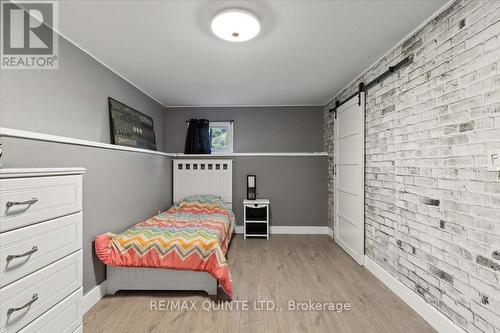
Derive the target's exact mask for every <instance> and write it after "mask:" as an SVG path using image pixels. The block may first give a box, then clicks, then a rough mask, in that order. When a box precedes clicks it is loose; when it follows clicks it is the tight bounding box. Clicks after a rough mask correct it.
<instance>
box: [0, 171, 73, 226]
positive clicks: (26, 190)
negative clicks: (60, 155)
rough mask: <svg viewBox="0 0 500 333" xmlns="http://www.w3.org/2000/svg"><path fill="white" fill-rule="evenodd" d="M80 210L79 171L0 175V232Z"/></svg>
mask: <svg viewBox="0 0 500 333" xmlns="http://www.w3.org/2000/svg"><path fill="white" fill-rule="evenodd" d="M81 210H82V176H81V175H72V176H58V177H33V178H17V179H10V178H7V179H0V232H3V231H7V230H11V229H16V228H19V227H22V226H26V225H30V224H33V223H37V222H41V221H46V220H50V219H52V218H55V217H60V216H64V215H68V214H71V213H76V212H79V211H81Z"/></svg>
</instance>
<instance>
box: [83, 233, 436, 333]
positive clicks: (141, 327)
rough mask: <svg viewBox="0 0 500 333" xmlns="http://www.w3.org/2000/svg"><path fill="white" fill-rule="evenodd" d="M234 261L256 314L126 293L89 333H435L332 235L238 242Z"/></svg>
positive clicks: (240, 291) (100, 312)
mask: <svg viewBox="0 0 500 333" xmlns="http://www.w3.org/2000/svg"><path fill="white" fill-rule="evenodd" d="M228 262H229V265H230V269H231V274H232V278H233V287H234V295H235V299H237V300H246V301H248V302H249V303H248V304H249V308H251V309H252V310H251V311H243V310H234V311H223V310H218V311H216V309H215V307H216V306H221V303H218V302H217V301H213V300H212V299H211V298H210V297H208V296H207V295H206V294H205V293H204V292H129V291H128V292H118V293H117V294H115V295H112V296H106V297H105V298H103V299H102V300H100V301H99V302H98V303H97V304H96V305H95V306H94V307H93V308H92V309H90V310H89V311H88V312H87V313H86V315H85V316H84V332H85V333H91V332H92V333H93V332H106V333H108V332H112V333H114V332H117V333H122V332H134V333H141V332H249V333H264V332H356V333H360V332H361V333H368V332H384V333H388V332H405V333H410V332H415V333H417V332H418V333H423V332H435V331H434V330H433V329H432V327H431V326H430V325H429V324H427V323H426V322H425V321H424V320H423V319H422V318H421V317H420V316H419V315H418V314H417V313H416V312H415V311H413V310H412V309H411V308H409V307H408V306H407V305H406V304H405V303H404V302H403V301H402V300H401V299H399V298H398V297H397V296H396V295H395V294H393V293H392V292H391V291H390V290H389V289H388V288H387V287H385V286H384V285H383V284H382V283H381V282H380V281H379V280H378V279H377V278H376V277H375V276H373V275H372V274H371V273H369V272H368V271H367V270H366V269H365V268H363V267H360V266H359V265H358V264H357V263H355V262H354V261H353V260H352V259H351V258H350V257H349V256H348V255H347V254H346V253H345V252H344V251H343V250H342V249H341V248H339V247H338V246H337V245H336V244H335V243H334V242H333V240H332V239H331V238H329V237H328V236H326V235H273V236H271V238H270V239H269V240H267V241H266V240H262V239H247V240H244V239H243V238H242V237H241V236H240V235H238V236H236V237H235V238H234V239H233V241H232V244H231V247H230V249H229V252H228ZM172 300H173V301H180V302H179V305H182V304H183V302H184V301H186V302H185V303H184V304H185V305H187V306H191V304H192V302H195V305H196V307H197V310H192V311H190V310H186V309H184V310H175V309H174V310H171V311H168V304H167V302H168V301H172ZM265 300H270V301H273V302H274V303H272V302H269V303H267V304H268V307H269V308H272V307H273V305H274V307H275V309H274V310H273V311H258V307H254V304H256V305H259V306H260V305H261V304H262V303H259V302H258V301H265ZM290 300H291V301H300V302H302V301H304V302H308V301H309V300H311V301H314V302H334V303H344V302H345V303H349V304H350V307H351V309H350V310H348V311H344V312H335V311H329V310H325V311H289V309H288V302H289V301H290ZM151 301H155V302H158V301H164V303H163V304H164V307H165V308H163V309H162V308H161V304H162V303H161V302H158V303H156V304H157V308H158V309H159V310H151ZM254 301H257V303H254ZM222 305H223V304H222ZM241 305H243V303H241ZM203 306H206V307H211V308H212V309H214V311H205V310H204V309H203ZM233 306H234V304H233ZM161 309H162V310H161ZM165 310H167V311H165Z"/></svg>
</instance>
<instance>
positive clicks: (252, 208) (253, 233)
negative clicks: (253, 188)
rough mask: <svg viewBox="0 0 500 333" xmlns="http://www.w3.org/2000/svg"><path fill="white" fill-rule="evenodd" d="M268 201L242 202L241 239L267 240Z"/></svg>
mask: <svg viewBox="0 0 500 333" xmlns="http://www.w3.org/2000/svg"><path fill="white" fill-rule="evenodd" d="M269 206H270V201H269V200H268V199H256V200H243V223H244V226H243V238H244V239H247V238H249V237H252V238H266V239H269Z"/></svg>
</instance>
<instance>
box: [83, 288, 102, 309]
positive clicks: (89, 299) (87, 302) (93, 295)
mask: <svg viewBox="0 0 500 333" xmlns="http://www.w3.org/2000/svg"><path fill="white" fill-rule="evenodd" d="M105 295H106V280H104V281H103V282H102V283H101V284H99V285H97V286H95V287H94V288H93V289H92V290H91V291H89V292H88V293H86V294H85V295H83V313H86V312H87V311H89V310H90V308H91V307H93V306H94V305H95V304H96V303H97V302H99V300H100V299H101V298H103V297H104V296H105Z"/></svg>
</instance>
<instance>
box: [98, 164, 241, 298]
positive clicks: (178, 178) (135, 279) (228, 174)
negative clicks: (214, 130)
mask: <svg viewBox="0 0 500 333" xmlns="http://www.w3.org/2000/svg"><path fill="white" fill-rule="evenodd" d="M197 194H199V195H201V194H212V195H216V196H220V197H221V198H222V199H223V200H224V201H225V202H227V203H230V204H232V202H233V161H232V160H230V159H224V160H212V159H204V160H202V159H197V160H192V159H189V160H182V159H175V160H173V200H174V203H175V202H178V201H179V200H181V199H183V198H185V197H187V196H190V195H197ZM106 272H107V281H106V286H107V287H106V289H107V291H106V293H107V294H114V293H115V292H117V291H118V290H203V291H206V292H207V293H208V294H209V295H217V280H216V279H215V278H213V277H212V276H211V275H210V274H209V273H206V272H194V271H183V270H173V269H162V268H134V267H115V266H110V265H107V266H106Z"/></svg>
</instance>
